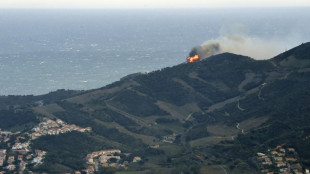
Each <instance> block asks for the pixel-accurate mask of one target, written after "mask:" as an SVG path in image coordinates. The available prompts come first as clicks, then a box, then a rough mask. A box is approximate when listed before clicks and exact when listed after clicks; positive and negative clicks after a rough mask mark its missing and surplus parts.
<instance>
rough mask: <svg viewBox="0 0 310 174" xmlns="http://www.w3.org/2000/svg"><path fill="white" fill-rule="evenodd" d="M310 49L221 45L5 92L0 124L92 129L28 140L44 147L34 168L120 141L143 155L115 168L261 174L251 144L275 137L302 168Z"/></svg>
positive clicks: (266, 144)
mask: <svg viewBox="0 0 310 174" xmlns="http://www.w3.org/2000/svg"><path fill="white" fill-rule="evenodd" d="M309 48H310V43H305V44H302V45H300V46H298V47H296V48H293V49H291V50H289V51H287V52H285V53H282V54H280V55H278V56H276V57H275V58H273V59H270V60H260V61H258V60H254V59H251V58H249V57H245V56H241V55H234V54H230V53H224V54H220V55H216V56H212V57H210V58H208V59H204V60H203V61H200V62H195V63H184V64H180V65H177V66H174V67H169V68H164V69H161V70H158V71H154V72H151V73H147V74H142V73H141V74H139V73H138V74H134V75H130V76H127V77H126V78H123V79H122V80H120V81H118V82H115V83H113V84H111V85H108V86H106V87H103V88H100V89H94V90H90V91H58V92H56V93H50V94H48V95H44V96H33V97H30V98H29V96H24V97H22V96H19V97H17V96H14V97H13V96H10V97H2V98H1V99H0V101H1V103H0V104H1V108H2V110H1V112H0V119H1V123H0V126H1V125H2V127H0V128H2V129H3V130H4V129H6V130H12V131H17V130H19V131H21V134H22V135H23V133H24V134H26V133H27V131H30V129H31V128H32V127H33V126H34V125H35V124H38V122H39V121H41V120H42V118H43V117H48V118H50V119H56V118H58V119H61V120H63V121H65V122H66V123H68V124H75V125H77V126H79V127H91V128H92V131H91V132H86V133H77V132H72V133H70V134H59V135H57V136H53V135H49V136H43V137H40V138H38V139H36V140H34V141H31V143H32V145H31V147H32V149H42V150H45V151H47V155H46V158H45V160H44V163H43V165H38V166H33V167H31V170H33V171H39V172H43V171H45V172H49V173H59V172H73V171H74V170H82V169H85V168H86V167H87V164H86V160H85V159H83V157H86V155H87V154H89V153H91V152H94V151H98V150H104V149H120V150H121V151H122V152H125V153H130V154H131V155H130V156H129V157H128V160H129V161H130V160H132V159H133V157H134V156H140V157H142V161H140V162H139V163H130V164H129V165H128V169H121V168H120V169H118V170H119V171H122V170H125V171H126V170H127V171H135V172H138V171H139V172H141V173H180V172H183V173H206V172H211V173H223V172H228V173H259V170H260V169H259V168H260V166H259V162H257V161H255V160H253V159H254V158H255V156H256V153H257V152H266V151H268V149H270V148H274V147H276V146H278V145H284V146H287V147H293V148H295V149H296V153H298V154H299V157H298V158H299V160H300V163H301V165H302V166H303V167H305V168H309V167H310V149H309V147H310V146H309V145H310V139H309V138H307V137H309V136H310V126H309V125H310V117H309V116H310V115H309V114H310V58H309V55H310V49H309ZM60 94H63V95H60ZM26 97H28V98H26ZM14 100H16V103H19V104H18V106H17V105H15V106H14V105H13V104H12V103H14ZM38 100H41V104H39V105H38V104H37V101H38ZM8 113H12V114H8ZM18 113H20V114H18ZM12 120H18V121H16V122H14V121H12ZM11 141H12V143H13V139H12V140H11ZM0 145H1V146H0V149H1V148H5V147H6V144H4V143H2V144H0ZM102 170H108V169H102ZM115 170H116V169H115ZM112 171H114V169H113V170H112ZM125 171H123V172H124V173H126V172H125Z"/></svg>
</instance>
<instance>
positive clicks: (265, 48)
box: [189, 25, 286, 59]
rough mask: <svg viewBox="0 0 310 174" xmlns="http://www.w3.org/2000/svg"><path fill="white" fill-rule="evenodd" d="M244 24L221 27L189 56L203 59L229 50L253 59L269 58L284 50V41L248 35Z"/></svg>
mask: <svg viewBox="0 0 310 174" xmlns="http://www.w3.org/2000/svg"><path fill="white" fill-rule="evenodd" d="M246 33H247V29H246V27H245V26H244V25H233V26H230V27H228V28H227V27H226V28H222V29H221V31H220V37H218V38H217V39H213V40H208V41H206V42H205V43H203V44H202V45H200V46H197V47H195V48H193V49H192V51H191V52H190V54H189V56H193V55H195V54H198V55H199V57H200V58H202V59H204V58H207V57H209V56H212V55H216V54H220V53H224V52H229V53H234V54H240V55H244V56H249V57H252V58H254V59H269V58H272V57H274V56H276V55H278V54H280V53H282V52H284V51H285V49H286V47H285V42H284V41H282V42H281V41H279V40H276V39H262V38H257V37H250V36H248V35H247V34H246Z"/></svg>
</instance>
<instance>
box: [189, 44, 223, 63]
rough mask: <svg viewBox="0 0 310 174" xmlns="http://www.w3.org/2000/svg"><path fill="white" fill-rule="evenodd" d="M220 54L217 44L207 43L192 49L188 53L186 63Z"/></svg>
mask: <svg viewBox="0 0 310 174" xmlns="http://www.w3.org/2000/svg"><path fill="white" fill-rule="evenodd" d="M220 52H221V48H220V44H219V43H208V44H204V45H202V46H197V47H195V48H193V49H192V50H191V52H190V53H189V57H187V62H190V63H192V62H197V61H200V60H202V59H204V58H207V57H210V56H212V55H215V54H218V53H220Z"/></svg>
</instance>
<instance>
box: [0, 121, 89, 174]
mask: <svg viewBox="0 0 310 174" xmlns="http://www.w3.org/2000/svg"><path fill="white" fill-rule="evenodd" d="M71 131H79V132H90V131H91V128H90V127H87V128H81V127H78V126H76V125H73V124H72V125H70V124H66V123H65V122H64V121H62V120H60V119H56V120H55V121H54V120H51V119H49V118H46V117H45V118H43V121H42V122H40V123H39V124H38V126H36V127H34V128H33V129H32V131H31V132H30V133H29V132H26V133H24V134H21V133H20V132H16V133H12V132H9V131H1V129H0V143H3V142H4V143H6V144H4V145H5V147H4V148H3V149H0V174H1V173H5V172H14V173H17V172H18V173H23V172H24V171H25V170H26V168H27V165H30V164H31V165H34V166H35V165H39V164H42V163H43V159H44V156H45V155H46V154H47V152H45V151H42V150H39V149H35V150H32V149H31V147H30V144H31V140H33V139H36V138H38V137H40V136H44V135H58V134H61V133H66V132H71ZM12 135H16V136H17V135H19V136H17V137H16V136H13V137H15V139H14V140H13V139H12ZM24 135H27V136H24ZM12 144H13V145H12Z"/></svg>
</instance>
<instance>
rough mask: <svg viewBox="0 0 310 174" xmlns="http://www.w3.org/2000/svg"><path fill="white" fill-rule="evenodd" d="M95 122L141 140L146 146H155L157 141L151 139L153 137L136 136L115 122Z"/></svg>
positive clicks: (153, 138)
mask: <svg viewBox="0 0 310 174" xmlns="http://www.w3.org/2000/svg"><path fill="white" fill-rule="evenodd" d="M95 121H96V122H97V123H100V124H102V125H104V126H106V127H107V128H116V129H117V130H118V131H119V132H122V133H125V134H127V135H130V136H132V137H135V138H137V139H141V140H142V141H143V143H145V144H147V145H155V144H156V143H155V142H158V141H159V140H158V139H157V138H156V137H153V136H147V135H141V134H136V133H133V132H130V131H128V130H127V129H126V128H124V127H123V126H121V125H119V124H117V123H115V122H111V123H106V122H103V121H100V120H98V119H95ZM154 140H155V141H154Z"/></svg>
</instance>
